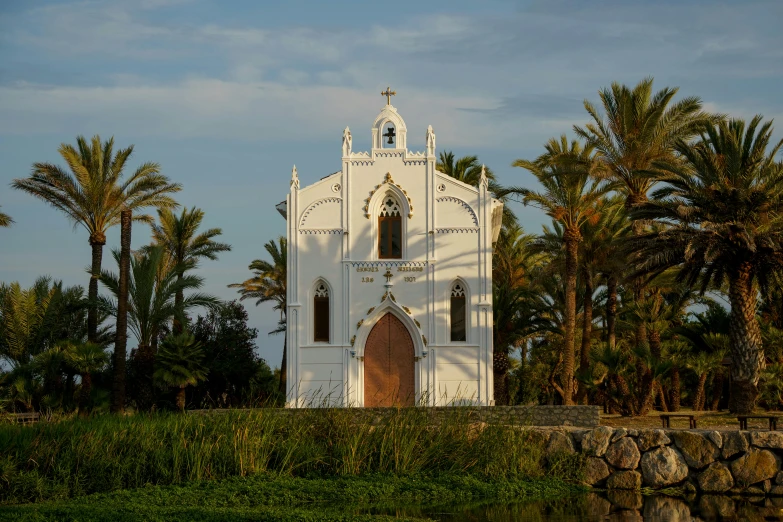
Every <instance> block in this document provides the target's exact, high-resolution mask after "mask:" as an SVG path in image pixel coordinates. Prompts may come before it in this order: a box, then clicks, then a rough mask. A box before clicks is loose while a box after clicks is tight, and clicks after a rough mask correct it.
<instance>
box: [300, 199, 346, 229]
mask: <svg viewBox="0 0 783 522" xmlns="http://www.w3.org/2000/svg"><path fill="white" fill-rule="evenodd" d="M342 201H343V199H342V198H336V197H330V198H323V199H319V200H318V201H315V202H313V203H311V204H310V206H309V207H307V208H306V209H305V211H304V212H303V213H302V219H300V220H299V227H300V228H301V227H303V226H304V225H305V221H306V220H307V217H308V216H309V215H310V213H311V212H312V211H313V210H314V209H315V208H316V207H319V206H321V205H325V204H326V203H342Z"/></svg>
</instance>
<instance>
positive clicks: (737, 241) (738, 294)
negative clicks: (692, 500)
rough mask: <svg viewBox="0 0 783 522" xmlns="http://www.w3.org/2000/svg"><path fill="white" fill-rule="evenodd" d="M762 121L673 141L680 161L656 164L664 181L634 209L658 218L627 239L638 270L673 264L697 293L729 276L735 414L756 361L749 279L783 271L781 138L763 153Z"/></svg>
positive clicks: (766, 135) (746, 399)
mask: <svg viewBox="0 0 783 522" xmlns="http://www.w3.org/2000/svg"><path fill="white" fill-rule="evenodd" d="M761 119H762V118H761V116H756V117H755V118H753V120H751V122H750V124H749V125H747V126H746V124H745V122H744V121H742V120H731V121H728V122H721V123H719V124H717V125H710V126H708V127H706V129H705V130H704V131H703V133H702V135H701V140H700V141H699V142H698V143H696V144H693V145H691V144H689V143H687V142H685V141H679V142H678V143H677V144H676V146H675V150H676V151H677V152H678V153H679V154H680V155H681V157H682V160H681V161H678V162H662V163H660V164H659V165H658V167H659V168H660V169H661V170H662V171H664V172H666V173H667V177H666V186H664V187H663V188H661V189H659V190H657V191H656V192H655V193H654V194H653V196H654V198H655V199H654V200H652V201H649V202H647V203H644V204H643V205H640V206H639V207H638V208H637V209H635V211H634V217H635V218H636V219H653V220H656V221H657V222H659V223H662V224H663V225H664V226H663V227H662V228H660V229H659V230H654V231H652V232H650V233H649V234H646V235H644V236H641V237H640V238H639V240H638V241H637V242H636V243H635V244H634V245H633V246H634V248H635V250H636V251H637V252H638V254H639V256H640V264H639V268H640V271H648V272H650V271H652V272H655V271H661V270H664V269H665V268H667V267H670V266H676V267H678V270H679V271H678V278H679V280H681V281H684V282H686V284H688V285H691V286H695V285H697V284H698V285H699V287H700V290H701V292H702V293H704V292H705V291H706V290H707V289H708V288H709V287H710V285H714V287H720V286H721V285H723V284H724V283H725V282H728V289H729V292H728V293H729V301H730V303H731V316H730V317H731V318H730V321H729V337H730V339H731V348H730V349H731V357H732V368H731V375H732V383H731V398H730V402H729V408H730V409H731V411H732V412H735V413H749V412H751V411H752V410H753V407H754V405H755V402H756V399H757V397H758V382H759V377H760V374H761V370H762V369H763V367H764V350H763V347H762V340H761V330H760V327H759V323H758V321H757V319H756V307H757V302H758V296H757V290H756V286H755V285H756V284H758V286H759V287H760V289H761V291H762V294H764V293H766V292H767V291H768V287H769V285H770V281H771V279H772V278H773V276H774V275H775V273H776V272H779V271H780V270H781V269H783V164H781V163H777V162H775V155H776V154H777V153H778V151H779V150H780V149H781V147H783V140H781V141H780V142H778V143H777V144H776V145H774V146H773V147H772V150H771V151H770V152H769V153H768V152H767V148H768V145H769V144H770V140H771V136H772V125H771V122H767V123H765V124H763V125H761V126H759V125H760V124H761Z"/></svg>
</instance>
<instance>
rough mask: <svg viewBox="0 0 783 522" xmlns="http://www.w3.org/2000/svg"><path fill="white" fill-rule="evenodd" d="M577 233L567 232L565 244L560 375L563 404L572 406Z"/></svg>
mask: <svg viewBox="0 0 783 522" xmlns="http://www.w3.org/2000/svg"><path fill="white" fill-rule="evenodd" d="M577 234H578V231H574V230H567V231H566V232H565V234H564V235H563V236H564V242H565V254H566V261H565V265H566V267H565V271H566V288H565V298H566V302H565V346H564V347H563V371H562V373H561V374H560V385H561V386H562V388H563V404H564V405H566V406H571V405H573V404H574V348H575V347H574V341H575V335H574V334H575V333H576V274H577V269H578V265H577V262H578V248H579V237H578V235H577Z"/></svg>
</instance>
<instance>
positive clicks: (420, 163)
mask: <svg viewBox="0 0 783 522" xmlns="http://www.w3.org/2000/svg"><path fill="white" fill-rule="evenodd" d="M403 164H404V165H405V166H411V165H426V164H427V160H411V161H404V162H403Z"/></svg>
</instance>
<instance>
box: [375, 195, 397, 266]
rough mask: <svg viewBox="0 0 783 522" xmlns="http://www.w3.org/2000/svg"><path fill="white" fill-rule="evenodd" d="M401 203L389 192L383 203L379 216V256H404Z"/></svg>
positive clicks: (394, 257)
mask: <svg viewBox="0 0 783 522" xmlns="http://www.w3.org/2000/svg"><path fill="white" fill-rule="evenodd" d="M400 208H401V207H400V203H399V202H398V201H397V198H395V197H394V196H393V195H391V194H387V195H386V197H384V198H383V202H382V203H381V212H380V215H379V216H378V258H380V259H401V258H402V215H401V213H400Z"/></svg>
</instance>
